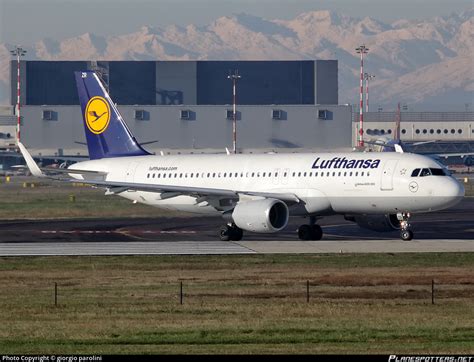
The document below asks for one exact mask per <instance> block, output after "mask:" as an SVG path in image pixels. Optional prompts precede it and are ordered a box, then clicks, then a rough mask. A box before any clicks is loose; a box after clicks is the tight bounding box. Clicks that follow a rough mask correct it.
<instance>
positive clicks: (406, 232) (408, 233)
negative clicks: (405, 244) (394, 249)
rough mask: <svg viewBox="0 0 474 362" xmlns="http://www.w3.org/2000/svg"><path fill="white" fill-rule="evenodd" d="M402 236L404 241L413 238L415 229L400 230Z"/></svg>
mask: <svg viewBox="0 0 474 362" xmlns="http://www.w3.org/2000/svg"><path fill="white" fill-rule="evenodd" d="M400 238H401V239H402V240H404V241H410V240H411V239H413V231H411V230H408V229H407V230H402V231H401V232H400Z"/></svg>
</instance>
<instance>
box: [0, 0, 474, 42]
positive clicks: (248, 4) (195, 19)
mask: <svg viewBox="0 0 474 362" xmlns="http://www.w3.org/2000/svg"><path fill="white" fill-rule="evenodd" d="M473 6H474V0H154V1H153V0H136V1H134V0H127V1H125V0H80V1H78V0H0V42H7V43H10V44H21V45H25V46H27V45H31V44H33V43H34V42H35V41H38V40H40V39H43V38H46V37H48V38H52V39H58V40H59V39H64V38H67V37H72V36H76V35H80V34H83V33H86V32H91V33H95V34H98V35H105V36H108V35H118V34H126V33H130V32H133V31H136V30H137V29H139V28H140V27H141V26H143V25H152V26H161V27H163V26H167V25H170V24H177V25H187V24H196V25H205V24H208V23H210V22H212V21H213V20H214V19H216V18H218V17H221V16H225V15H232V14H236V13H241V12H244V13H248V14H252V15H256V16H261V17H265V18H267V19H291V18H294V17H295V16H297V15H298V14H300V13H303V12H306V11H310V10H335V11H337V12H339V13H342V14H346V15H350V16H354V17H364V16H366V15H367V16H370V17H373V18H376V19H378V20H381V21H384V22H391V21H394V20H397V19H401V18H405V19H425V18H430V17H434V16H445V15H449V14H451V13H452V12H458V11H463V10H467V9H470V8H472V7H473Z"/></svg>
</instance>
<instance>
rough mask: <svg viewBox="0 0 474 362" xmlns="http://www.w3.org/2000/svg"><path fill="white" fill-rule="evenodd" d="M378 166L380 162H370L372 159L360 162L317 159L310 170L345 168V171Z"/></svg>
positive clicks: (335, 158)
mask: <svg viewBox="0 0 474 362" xmlns="http://www.w3.org/2000/svg"><path fill="white" fill-rule="evenodd" d="M379 165H380V160H378V159H376V160H372V159H370V158H369V159H366V160H364V159H361V160H348V159H346V158H345V157H342V158H341V157H334V158H332V159H330V160H328V159H321V157H318V158H317V159H316V160H315V161H314V163H313V167H312V168H317V169H326V168H345V169H349V168H350V169H352V168H377V167H379Z"/></svg>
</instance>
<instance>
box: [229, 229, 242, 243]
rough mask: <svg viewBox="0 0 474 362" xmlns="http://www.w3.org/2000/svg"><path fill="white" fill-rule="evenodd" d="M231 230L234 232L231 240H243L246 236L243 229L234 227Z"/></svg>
mask: <svg viewBox="0 0 474 362" xmlns="http://www.w3.org/2000/svg"><path fill="white" fill-rule="evenodd" d="M231 230H232V232H231V238H230V240H233V241H240V240H242V237H243V236H244V232H243V230H242V229H241V228H239V227H237V226H234V227H233V228H232V229H231Z"/></svg>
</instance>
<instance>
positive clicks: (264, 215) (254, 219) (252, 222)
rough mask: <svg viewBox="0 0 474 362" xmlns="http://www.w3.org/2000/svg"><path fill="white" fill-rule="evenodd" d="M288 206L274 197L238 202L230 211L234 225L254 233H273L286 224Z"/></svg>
mask: <svg viewBox="0 0 474 362" xmlns="http://www.w3.org/2000/svg"><path fill="white" fill-rule="evenodd" d="M289 215H290V213H289V211H288V206H286V204H285V203H284V202H283V201H280V200H276V199H263V200H252V201H243V202H239V203H238V204H237V205H236V206H235V208H234V211H233V213H232V220H233V221H234V223H235V225H237V226H238V227H239V228H241V229H243V230H248V231H254V232H256V233H274V232H277V231H280V230H281V229H283V228H284V227H285V226H286V225H287V224H288V218H289Z"/></svg>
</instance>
